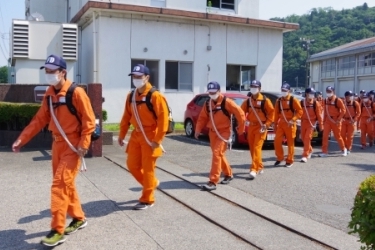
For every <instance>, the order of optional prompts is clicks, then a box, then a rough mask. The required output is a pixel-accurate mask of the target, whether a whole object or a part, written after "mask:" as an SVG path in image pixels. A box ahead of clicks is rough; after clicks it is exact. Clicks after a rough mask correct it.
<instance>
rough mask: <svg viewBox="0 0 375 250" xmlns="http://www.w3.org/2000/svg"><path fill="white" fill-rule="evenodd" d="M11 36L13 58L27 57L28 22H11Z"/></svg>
mask: <svg viewBox="0 0 375 250" xmlns="http://www.w3.org/2000/svg"><path fill="white" fill-rule="evenodd" d="M12 29H13V32H12V34H13V36H12V56H13V58H28V57H29V22H28V21H18V20H15V21H14V22H13V26H12Z"/></svg>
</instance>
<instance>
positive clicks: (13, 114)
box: [0, 102, 108, 130]
mask: <svg viewBox="0 0 375 250" xmlns="http://www.w3.org/2000/svg"><path fill="white" fill-rule="evenodd" d="M39 108H40V104H38V103H9V102H0V130H22V129H23V128H25V127H26V126H27V124H29V123H30V121H31V119H32V118H33V117H34V115H35V114H36V113H37V111H38V110H39ZM102 115H103V121H106V120H107V119H108V114H107V111H106V110H102Z"/></svg>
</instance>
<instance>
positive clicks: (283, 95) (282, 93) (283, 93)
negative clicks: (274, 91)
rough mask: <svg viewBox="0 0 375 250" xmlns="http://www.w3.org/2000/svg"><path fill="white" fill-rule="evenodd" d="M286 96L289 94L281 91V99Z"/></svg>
mask: <svg viewBox="0 0 375 250" xmlns="http://www.w3.org/2000/svg"><path fill="white" fill-rule="evenodd" d="M288 94H289V92H284V91H281V96H282V97H286V96H287V95H288Z"/></svg>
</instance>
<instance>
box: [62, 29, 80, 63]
mask: <svg viewBox="0 0 375 250" xmlns="http://www.w3.org/2000/svg"><path fill="white" fill-rule="evenodd" d="M77 55H78V27H77V25H75V24H66V23H64V24H62V56H63V57H64V59H65V60H77Z"/></svg>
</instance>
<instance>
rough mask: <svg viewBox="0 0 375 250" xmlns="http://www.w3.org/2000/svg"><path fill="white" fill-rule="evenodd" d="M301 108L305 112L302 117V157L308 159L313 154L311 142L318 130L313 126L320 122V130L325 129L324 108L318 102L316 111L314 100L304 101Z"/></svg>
mask: <svg viewBox="0 0 375 250" xmlns="http://www.w3.org/2000/svg"><path fill="white" fill-rule="evenodd" d="M301 106H302V110H303V114H302V117H301V139H302V141H303V153H302V157H307V156H308V155H310V154H311V153H312V152H313V149H312V147H311V140H312V138H313V133H314V131H315V129H316V128H314V127H313V126H315V124H316V122H319V128H320V130H323V129H324V126H323V117H322V106H321V104H320V102H319V101H316V102H315V110H314V100H310V101H307V99H305V100H303V101H302V105H301ZM311 125H313V126H311Z"/></svg>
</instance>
